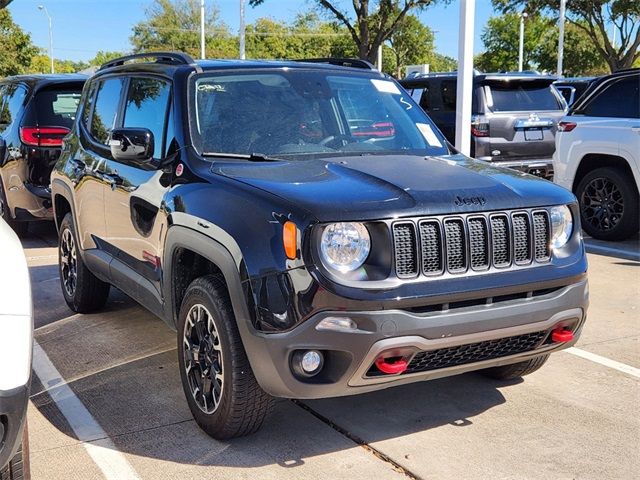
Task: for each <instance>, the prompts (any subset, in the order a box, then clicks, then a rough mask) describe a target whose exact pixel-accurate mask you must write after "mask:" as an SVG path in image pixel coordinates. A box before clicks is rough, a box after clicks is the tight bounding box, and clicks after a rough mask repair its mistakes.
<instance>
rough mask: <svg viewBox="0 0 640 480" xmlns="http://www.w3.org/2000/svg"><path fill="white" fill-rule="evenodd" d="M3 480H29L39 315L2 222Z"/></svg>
mask: <svg viewBox="0 0 640 480" xmlns="http://www.w3.org/2000/svg"><path fill="white" fill-rule="evenodd" d="M0 265H1V266H2V268H1V269H0V479H2V480H19V479H20V480H22V479H27V478H29V466H28V463H29V462H28V457H29V453H28V442H27V429H26V419H27V403H28V401H29V383H30V382H29V379H30V375H31V349H32V343H33V313H32V312H33V310H32V304H31V283H30V281H29V270H28V268H27V262H26V260H25V258H24V253H23V251H22V245H20V241H19V240H18V237H17V236H16V234H15V233H14V232H13V230H12V229H11V227H9V225H7V224H6V222H5V221H4V220H2V219H0Z"/></svg>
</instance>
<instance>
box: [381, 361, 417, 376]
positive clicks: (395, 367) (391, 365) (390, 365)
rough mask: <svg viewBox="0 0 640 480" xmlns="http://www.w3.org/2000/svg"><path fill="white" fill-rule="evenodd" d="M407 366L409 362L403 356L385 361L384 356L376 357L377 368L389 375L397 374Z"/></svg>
mask: <svg viewBox="0 0 640 480" xmlns="http://www.w3.org/2000/svg"><path fill="white" fill-rule="evenodd" d="M408 366H409V364H408V363H407V361H406V360H405V359H404V358H398V359H397V360H394V361H393V362H387V359H386V358H384V357H379V358H378V359H376V367H378V370H380V371H381V372H382V373H387V374H389V375H398V374H399V373H402V372H404V371H405V370H406V369H407V367H408Z"/></svg>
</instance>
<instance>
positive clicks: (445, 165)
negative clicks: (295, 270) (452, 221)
mask: <svg viewBox="0 0 640 480" xmlns="http://www.w3.org/2000/svg"><path fill="white" fill-rule="evenodd" d="M211 170H212V172H213V173H215V174H218V175H224V176H226V177H228V178H233V179H235V180H238V181H240V182H243V183H246V184H249V185H252V186H254V187H257V188H260V189H262V190H265V191H268V192H270V193H272V194H274V195H277V196H279V197H281V198H283V199H285V200H287V201H288V202H290V203H291V204H292V205H295V206H299V207H302V208H304V209H305V210H307V211H308V212H310V213H311V214H313V215H314V216H315V217H316V218H317V219H318V220H320V221H334V220H370V219H375V218H394V217H406V216H423V215H424V216H427V215H436V214H449V213H458V212H478V211H487V210H507V209H514V208H525V207H541V206H548V205H559V204H565V203H570V202H572V201H573V200H574V197H573V195H572V194H571V193H570V192H569V191H567V190H565V189H564V188H562V187H559V186H557V185H554V184H552V183H550V182H548V181H546V180H542V179H540V178H537V177H533V176H531V175H527V174H523V173H520V172H516V171H514V170H509V169H504V168H497V167H493V166H491V165H490V164H488V163H485V162H480V161H476V160H472V159H469V158H466V157H464V156H462V155H455V156H444V157H426V158H425V157H419V156H403V155H394V156H391V155H384V156H377V155H367V156H354V157H340V158H335V159H326V158H325V159H312V160H291V161H278V162H264V163H255V162H242V163H239V162H233V163H231V162H224V163H221V162H215V163H214V164H213V165H212V167H211Z"/></svg>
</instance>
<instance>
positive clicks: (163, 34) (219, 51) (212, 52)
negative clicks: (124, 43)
mask: <svg viewBox="0 0 640 480" xmlns="http://www.w3.org/2000/svg"><path fill="white" fill-rule="evenodd" d="M146 14H147V19H146V20H144V21H142V22H139V23H138V24H136V25H134V26H133V33H132V35H131V37H130V41H131V44H132V46H133V50H134V52H141V51H146V52H148V51H159V50H181V51H183V52H187V53H189V54H190V55H192V56H194V57H195V56H199V55H200V2H199V1H198V0H154V1H153V3H152V4H151V5H150V6H149V7H147V10H146ZM219 17H220V15H219V11H218V9H217V8H208V9H207V15H206V18H205V32H206V42H205V46H206V49H207V55H208V56H210V57H222V58H225V57H230V56H237V46H236V41H235V39H234V38H233V37H232V36H231V35H230V32H229V28H228V27H227V26H226V25H225V24H224V23H223V22H222V21H221V20H220V18H219ZM234 48H235V50H234Z"/></svg>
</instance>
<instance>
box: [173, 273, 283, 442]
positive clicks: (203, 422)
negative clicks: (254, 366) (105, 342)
mask: <svg viewBox="0 0 640 480" xmlns="http://www.w3.org/2000/svg"><path fill="white" fill-rule="evenodd" d="M177 327H178V329H177V332H178V363H179V367H180V378H181V380H182V388H183V390H184V394H185V396H186V398H187V403H188V405H189V409H190V410H191V413H192V415H193V418H194V419H195V421H196V423H197V424H198V425H199V426H200V428H202V429H203V430H204V431H205V432H206V433H207V434H209V435H210V436H212V437H214V438H217V439H219V440H224V439H229V438H234V437H241V436H244V435H249V434H251V433H254V432H256V431H257V430H258V429H259V428H260V427H261V426H262V423H263V421H264V419H265V417H266V416H267V414H268V413H269V410H270V409H271V404H272V398H271V397H270V396H269V395H267V394H266V393H265V392H264V391H263V390H262V388H260V385H258V382H257V381H256V378H255V376H254V375H253V371H252V370H251V365H250V364H249V360H248V358H247V354H246V352H245V350H244V347H243V345H242V340H241V339H240V333H239V332H238V327H237V325H236V319H235V316H234V314H233V310H232V307H231V300H230V299H229V295H228V293H227V291H226V288H225V285H224V283H223V282H222V281H221V280H220V279H219V278H218V277H215V276H213V275H207V276H205V277H201V278H198V279H196V280H194V281H193V282H192V283H191V285H189V287H188V288H187V291H186V293H185V296H184V299H183V301H182V306H181V308H180V315H179V318H178V326H177Z"/></svg>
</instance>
